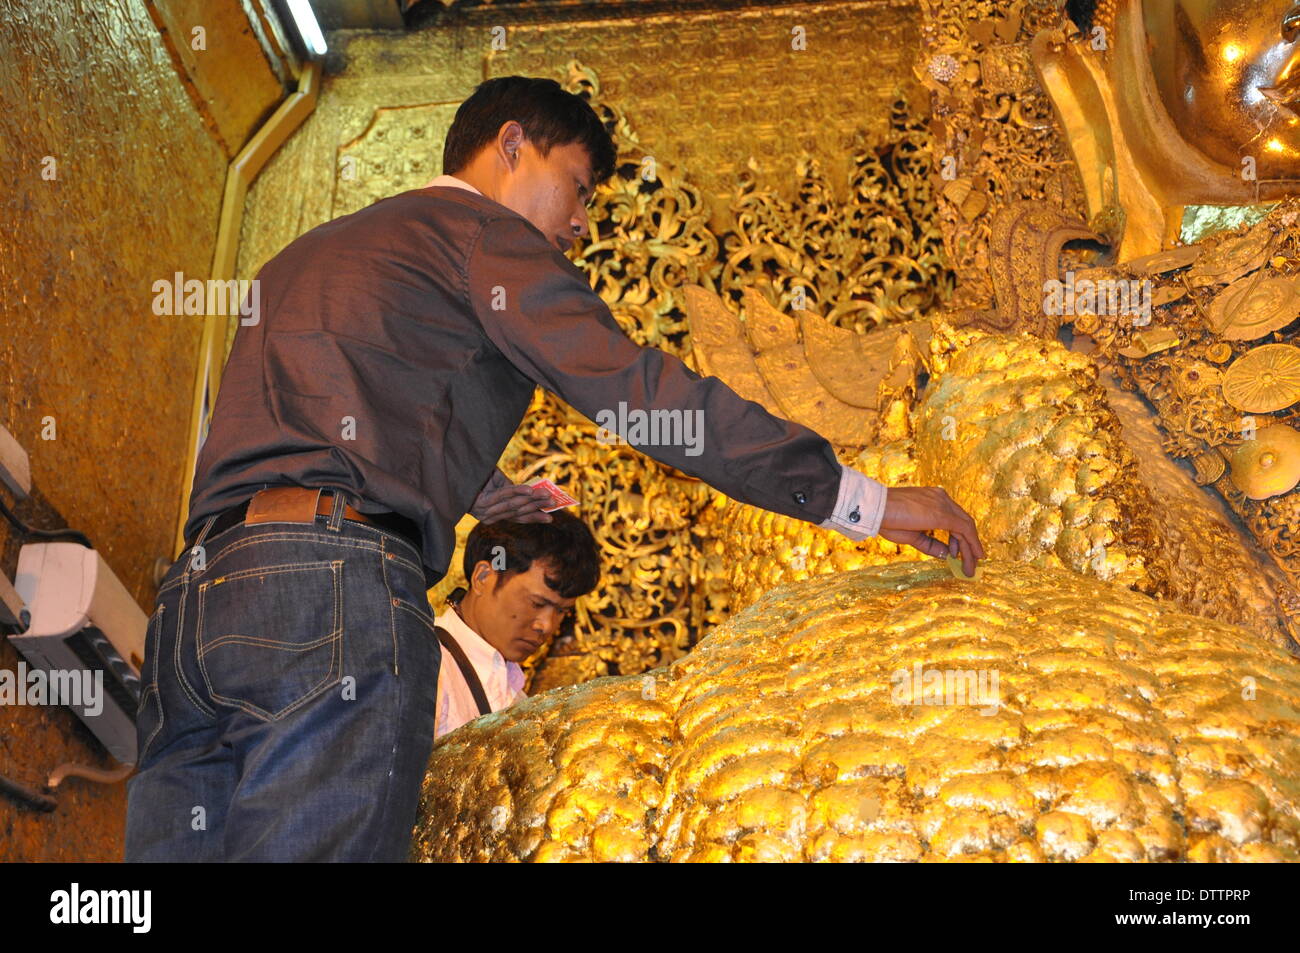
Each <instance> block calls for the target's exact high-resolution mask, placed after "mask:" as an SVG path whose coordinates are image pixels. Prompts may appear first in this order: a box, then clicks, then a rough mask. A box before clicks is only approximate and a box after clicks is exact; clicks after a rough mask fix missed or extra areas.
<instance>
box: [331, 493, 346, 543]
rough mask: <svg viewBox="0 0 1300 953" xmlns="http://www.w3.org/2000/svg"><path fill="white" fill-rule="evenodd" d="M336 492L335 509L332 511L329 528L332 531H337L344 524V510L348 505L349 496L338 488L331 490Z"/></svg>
mask: <svg viewBox="0 0 1300 953" xmlns="http://www.w3.org/2000/svg"><path fill="white" fill-rule="evenodd" d="M330 492H331V493H333V494H334V509H332V510H331V511H330V522H329V528H330V531H331V532H334V533H337V532H338V531H339V528H340V527H341V526H342V525H343V511H344V509H345V508H346V507H347V505H348V498H347V497H346V496H344V495H343V494H342V493H341V492H340V491H338V490H331V491H330Z"/></svg>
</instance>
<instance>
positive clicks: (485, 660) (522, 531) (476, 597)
mask: <svg viewBox="0 0 1300 953" xmlns="http://www.w3.org/2000/svg"><path fill="white" fill-rule="evenodd" d="M551 518H552V521H551V522H550V523H512V522H501V523H492V524H487V523H479V524H478V525H477V526H475V527H474V529H473V530H471V531H470V534H469V539H468V540H467V541H466V543H465V558H464V562H463V566H464V570H465V580H466V585H467V587H468V588H467V589H466V590H460V589H458V590H456V592H455V593H453V595H452V599H451V600H449V605H448V608H447V610H446V611H445V612H443V613H441V614H439V615H438V617H437V620H436V625H437V629H438V641H439V642H440V643H441V644H442V647H443V662H442V665H441V667H440V668H439V670H438V704H437V722H436V727H435V730H434V737H435V738H441V737H442V736H443V735H445V734H446V733H447V732H449V731H454V730H455V729H457V728H459V727H460V726H461V725H463V724H465V722H467V721H472V720H473V719H475V718H478V717H479V716H480V715H486V714H488V713H489V712H494V711H500V710H501V709H503V708H507V707H509V706H510V705H513V704H514V703H515V702H516V701H519V700H520V699H522V698H524V697H526V696H525V695H524V691H523V688H524V672H523V669H522V668H521V667H520V665H519V663H520V662H523V661H524V660H525V659H527V658H528V657H529V656H531V655H533V654H534V653H536V652H537V651H538V650H539V649H540V648H541V647H542V646H544V645H548V644H549V643H550V641H551V639H553V638H554V637H555V634H556V633H557V632H558V631H559V629H560V626H561V625H562V624H563V622H564V619H565V617H566V616H567V615H568V613H569V612H570V611H572V609H573V605H574V603H575V602H576V601H577V599H578V597H579V596H583V595H586V594H587V593H588V592H591V590H593V589H594V588H596V582H597V580H598V579H599V578H600V557H599V552H598V550H597V548H596V541H595V539H593V538H592V535H591V531H590V530H589V529H587V527H586V526H585V525H584V524H583V523H582V521H581V520H579V519H578V518H577V517H575V516H573V515H572V514H569V513H565V512H562V511H561V512H556V513H552V514H551ZM461 593H463V595H461Z"/></svg>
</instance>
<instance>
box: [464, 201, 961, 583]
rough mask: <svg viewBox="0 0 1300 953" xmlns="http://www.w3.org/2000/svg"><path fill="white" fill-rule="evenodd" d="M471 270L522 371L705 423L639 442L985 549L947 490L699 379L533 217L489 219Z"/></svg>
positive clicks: (476, 293) (587, 402)
mask: <svg viewBox="0 0 1300 953" xmlns="http://www.w3.org/2000/svg"><path fill="white" fill-rule="evenodd" d="M465 277H466V286H467V287H466V294H467V296H468V300H469V304H470V306H471V308H472V309H473V311H474V314H475V315H476V316H477V317H478V320H479V322H480V324H481V325H482V327H483V330H484V333H485V334H486V335H487V337H488V338H489V340H491V341H492V343H493V344H494V345H495V346H496V347H497V349H498V350H500V351H501V353H502V354H503V355H504V356H505V357H506V359H507V360H509V361H510V362H511V363H512V364H513V365H514V366H515V367H516V368H517V369H518V370H519V371H520V372H521V373H522V374H524V375H525V376H526V377H528V378H529V379H530V380H532V381H533V382H534V383H536V384H538V385H540V386H542V387H545V388H547V389H548V390H550V391H552V392H553V393H555V394H557V395H559V396H560V397H561V398H562V399H563V400H565V401H567V402H568V403H569V404H570V405H571V406H573V407H574V408H575V409H576V410H578V411H579V412H580V413H582V414H583V415H585V416H586V417H588V418H590V419H591V420H593V421H596V422H598V423H600V422H601V421H602V420H610V419H611V418H616V419H624V417H623V415H621V414H620V412H619V411H620V404H623V405H625V413H626V415H628V416H630V415H632V414H633V412H635V411H642V412H644V413H645V414H647V415H648V414H649V413H650V412H651V411H669V412H672V411H677V412H679V414H680V420H681V423H682V427H683V429H682V430H680V431H678V432H679V433H685V432H686V431H685V429H684V428H685V426H686V425H687V419H686V417H687V415H688V414H689V415H692V416H691V418H690V421H689V423H690V425H692V426H694V425H696V424H698V426H699V429H698V432H697V433H696V434H694V435H693V437H694V439H692V440H691V441H687V440H681V441H675V442H673V443H669V444H660V445H649V444H635V443H634V446H637V449H639V450H641V451H642V452H644V453H646V454H648V455H650V456H652V457H654V458H655V459H656V460H658V461H660V462H661V463H665V464H667V465H669V466H672V467H676V468H677V469H679V470H682V471H683V472H685V473H689V474H691V475H692V476H695V477H698V478H699V479H701V480H704V481H705V482H706V483H708V484H710V485H711V486H714V487H716V488H717V489H719V490H721V491H722V492H724V493H726V494H727V495H728V496H730V497H732V498H734V499H737V500H740V501H742V502H745V503H750V504H752V505H754V506H759V507H762V508H763V509H766V510H770V511H772V512H776V513H781V514H783V515H785V516H791V517H794V518H796V519H802V520H806V521H808V522H812V523H816V524H819V525H822V526H825V527H827V528H830V529H836V530H838V531H840V532H841V533H843V534H844V535H846V536H849V537H850V538H853V539H863V538H866V537H867V536H873V535H877V534H880V535H882V536H884V537H885V538H887V539H891V540H894V541H896V542H906V543H908V544H909V545H913V546H917V548H919V549H921V550H922V551H924V552H927V553H928V554H930V555H942V554H943V552H944V551H945V550H946V549H947V547H946V546H945V545H944V544H943V543H940V542H939V541H938V540H936V539H934V538H933V537H932V536H929V535H928V531H930V530H936V529H946V530H949V532H952V533H953V534H954V537H955V538H957V539H963V540H965V539H967V536H969V537H970V538H969V541H968V544H967V545H963V546H962V552H963V555H965V554H966V553H967V552H969V553H970V564H969V569H970V570H971V571H973V570H974V559H976V558H978V557H980V556H982V555H983V553H982V549H981V548H980V547H979V544H978V539H977V538H976V537H975V536H974V524H973V523H969V526H967V525H965V524H962V525H959V526H958V525H947V524H956V523H958V522H960V521H958V520H955V519H954V518H953V516H954V514H953V513H952V512H951V511H949V510H948V509H947V507H945V506H943V505H942V500H946V499H947V494H946V493H944V492H943V491H942V490H939V489H937V488H930V487H924V488H916V487H907V488H901V487H900V488H894V489H892V490H887V489H886V487H885V486H884V485H883V484H881V483H880V482H879V481H876V480H873V479H872V478H870V477H868V476H866V475H864V474H861V473H858V472H857V471H855V470H852V469H850V468H847V467H845V466H843V465H842V464H841V463H840V462H839V460H837V459H836V457H835V453H834V450H833V449H832V448H831V445H830V444H829V443H828V442H827V441H826V440H825V439H824V438H823V437H821V436H820V435H819V434H817V433H815V432H814V431H812V430H809V429H808V428H807V427H804V426H802V425H800V424H797V423H794V422H793V421H789V420H783V419H782V418H780V417H776V416H774V415H773V414H770V413H768V412H767V410H765V409H764V408H763V407H762V406H761V405H759V404H756V403H754V402H753V401H748V400H745V399H744V398H742V397H740V396H739V395H738V394H736V393H735V391H733V390H732V389H731V388H729V387H728V386H727V385H726V384H724V383H723V382H722V381H720V380H718V379H717V378H716V377H707V378H705V377H701V376H700V375H699V374H696V373H695V372H694V371H692V370H691V369H690V368H688V367H686V365H685V364H683V363H682V362H681V361H680V360H678V359H677V358H676V357H674V356H673V355H671V354H668V353H666V352H664V351H660V350H657V349H655V348H642V347H638V346H637V345H636V344H634V343H633V342H632V341H631V340H630V339H628V337H627V336H626V335H625V334H624V333H623V331H622V329H620V328H619V326H618V323H617V322H616V321H615V320H614V317H613V315H612V314H611V313H610V311H609V308H608V307H607V306H606V305H605V303H604V302H603V301H602V300H601V298H600V296H599V295H597V294H596V293H595V292H594V291H592V290H591V288H590V286H589V285H588V284H587V280H586V278H585V276H584V275H583V273H582V272H581V271H579V270H578V269H577V268H576V267H575V266H574V265H573V263H572V262H570V261H569V260H568V259H567V258H565V257H564V255H563V254H561V253H560V252H559V250H557V249H556V248H555V247H554V246H552V245H551V244H550V243H549V242H547V241H546V239H545V238H544V237H543V236H542V234H541V233H540V232H539V231H537V230H536V229H535V228H533V226H532V225H530V224H529V223H528V222H527V221H526V220H525V219H522V218H513V217H509V218H500V219H495V220H491V221H489V222H487V223H486V224H485V225H484V226H483V228H482V230H481V231H480V233H479V235H478V236H477V238H476V240H475V242H474V244H473V246H472V249H471V252H470V255H469V257H468V261H467V266H466V276H465ZM612 429H615V428H612ZM624 436H626V435H624ZM947 502H948V504H950V505H951V507H952V508H954V509H955V510H956V512H957V513H960V514H961V516H964V517H965V520H966V521H969V517H968V516H965V514H964V513H961V511H960V508H957V507H956V504H954V503H951V500H948V501H947ZM900 520H901V523H899V521H900ZM895 523H898V525H895ZM917 524H926V525H924V526H923V527H922V526H919V525H917ZM891 534H892V535H891ZM896 536H898V537H899V538H895V537H896ZM927 541H928V542H927ZM936 546H937V547H938V551H935V550H934V548H933V547H936Z"/></svg>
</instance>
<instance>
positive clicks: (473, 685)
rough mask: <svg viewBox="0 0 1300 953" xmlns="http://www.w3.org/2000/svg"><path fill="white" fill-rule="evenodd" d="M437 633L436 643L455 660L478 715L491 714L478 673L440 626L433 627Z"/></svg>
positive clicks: (490, 707)
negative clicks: (439, 643)
mask: <svg viewBox="0 0 1300 953" xmlns="http://www.w3.org/2000/svg"><path fill="white" fill-rule="evenodd" d="M434 630H435V631H436V632H437V633H438V641H439V642H441V643H442V647H443V648H444V649H446V650H447V651H448V652H450V653H451V657H452V658H454V659H455V660H456V666H457V668H459V669H460V674H461V675H463V676H464V677H465V684H467V685H468V686H469V693H470V694H471V695H473V696H474V704H476V705H478V713H479V714H480V715H490V714H492V706H491V705H489V704H488V700H487V692H485V691H483V683H482V682H480V681H479V680H478V673H477V672H475V671H474V666H473V665H470V664H469V659H468V658H466V657H465V650H464V649H462V648H461V647H460V646H459V645H457V644H456V640H455V639H453V638H452V637H451V633H450V632H448V631H447V630H446V629H444V628H443V627H442V626H440V625H436V626H434Z"/></svg>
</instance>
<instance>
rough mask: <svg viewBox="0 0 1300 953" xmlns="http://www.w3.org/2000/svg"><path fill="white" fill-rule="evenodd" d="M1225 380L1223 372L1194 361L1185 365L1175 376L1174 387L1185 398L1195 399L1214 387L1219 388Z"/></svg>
mask: <svg viewBox="0 0 1300 953" xmlns="http://www.w3.org/2000/svg"><path fill="white" fill-rule="evenodd" d="M1222 379H1223V372H1222V371H1221V370H1219V369H1218V368H1217V367H1214V366H1213V365H1211V364H1206V363H1204V362H1202V361H1193V362H1191V363H1189V364H1184V365H1183V366H1182V367H1181V368H1180V369H1179V370H1178V371H1176V372H1175V374H1174V387H1175V389H1177V391H1178V393H1180V394H1182V395H1183V396H1185V397H1195V396H1196V395H1197V394H1203V393H1205V392H1206V391H1207V390H1209V389H1210V388H1212V387H1216V386H1218V384H1219V382H1220V381H1221V380H1222Z"/></svg>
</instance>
